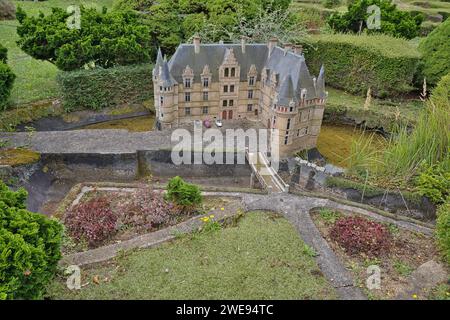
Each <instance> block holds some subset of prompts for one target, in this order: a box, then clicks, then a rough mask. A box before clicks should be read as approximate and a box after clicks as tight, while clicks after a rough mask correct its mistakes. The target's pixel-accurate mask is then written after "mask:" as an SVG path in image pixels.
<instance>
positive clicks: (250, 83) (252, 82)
mask: <svg viewBox="0 0 450 320" xmlns="http://www.w3.org/2000/svg"><path fill="white" fill-rule="evenodd" d="M248 85H249V86H254V85H255V77H253V76H252V77H249V78H248Z"/></svg>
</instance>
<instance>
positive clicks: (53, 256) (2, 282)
mask: <svg viewBox="0 0 450 320" xmlns="http://www.w3.org/2000/svg"><path fill="white" fill-rule="evenodd" d="M26 198H27V192H26V191H25V190H24V189H19V190H18V191H11V190H10V189H9V188H8V187H7V186H6V185H5V184H4V183H3V182H0V248H1V252H0V299H40V298H42V297H43V295H44V293H45V286H46V285H47V284H48V283H49V281H50V280H51V279H52V278H53V276H54V274H55V272H56V269H57V264H58V261H59V259H60V258H61V251H60V246H61V239H62V233H63V228H62V225H61V224H60V223H59V222H57V221H55V220H52V219H49V218H47V217H46V216H44V215H41V214H38V213H33V212H30V211H27V210H26V209H25V208H26V205H25V201H26Z"/></svg>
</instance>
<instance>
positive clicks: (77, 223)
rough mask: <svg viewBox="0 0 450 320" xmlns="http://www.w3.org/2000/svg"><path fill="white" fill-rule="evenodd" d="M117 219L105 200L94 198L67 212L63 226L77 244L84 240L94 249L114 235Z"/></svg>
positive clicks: (108, 202)
mask: <svg viewBox="0 0 450 320" xmlns="http://www.w3.org/2000/svg"><path fill="white" fill-rule="evenodd" d="M117 218H118V217H117V215H116V214H115V213H114V212H113V211H112V209H111V206H110V201H109V200H108V199H107V198H95V199H92V200H89V201H86V202H84V203H80V204H78V205H76V206H74V207H73V208H72V209H71V210H69V211H68V212H67V214H66V216H65V218H64V224H65V225H66V228H67V231H68V233H69V235H70V236H72V237H73V238H74V239H75V240H76V241H77V242H80V241H82V240H85V241H87V243H88V244H89V247H95V246H98V245H99V244H101V243H102V242H103V241H105V240H106V239H108V238H109V237H111V236H112V235H114V234H115V233H116V223H117Z"/></svg>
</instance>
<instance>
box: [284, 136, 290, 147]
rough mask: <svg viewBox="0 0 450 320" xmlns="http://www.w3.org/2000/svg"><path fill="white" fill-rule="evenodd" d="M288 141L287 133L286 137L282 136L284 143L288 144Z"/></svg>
mask: <svg viewBox="0 0 450 320" xmlns="http://www.w3.org/2000/svg"><path fill="white" fill-rule="evenodd" d="M288 142H289V135H286V137H284V144H285V145H286V144H288Z"/></svg>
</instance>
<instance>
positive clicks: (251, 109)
mask: <svg viewBox="0 0 450 320" xmlns="http://www.w3.org/2000/svg"><path fill="white" fill-rule="evenodd" d="M252 111H253V105H252V104H248V105H247V112H252Z"/></svg>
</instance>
